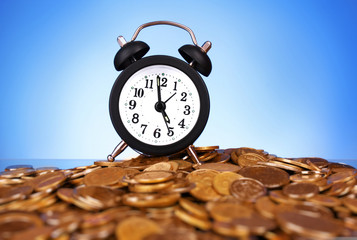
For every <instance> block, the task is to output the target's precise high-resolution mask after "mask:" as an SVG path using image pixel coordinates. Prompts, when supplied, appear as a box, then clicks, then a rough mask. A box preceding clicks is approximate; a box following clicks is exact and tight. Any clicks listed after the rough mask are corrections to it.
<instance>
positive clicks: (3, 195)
mask: <svg viewBox="0 0 357 240" xmlns="http://www.w3.org/2000/svg"><path fill="white" fill-rule="evenodd" d="M32 191H33V188H32V186H14V187H0V204H3V203H7V202H11V201H14V200H18V199H24V198H25V197H26V196H28V195H30V194H31V192H32Z"/></svg>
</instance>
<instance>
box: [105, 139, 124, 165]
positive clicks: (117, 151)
mask: <svg viewBox="0 0 357 240" xmlns="http://www.w3.org/2000/svg"><path fill="white" fill-rule="evenodd" d="M127 146H128V144H126V142H124V141H121V142H120V143H119V144H118V145H117V146H116V147H115V148H114V150H113V152H112V154H109V155H108V157H107V160H108V161H109V162H113V161H114V160H115V158H116V157H117V156H118V155H119V154H120V153H122V152H123V151H124V150H125V148H126V147H127Z"/></svg>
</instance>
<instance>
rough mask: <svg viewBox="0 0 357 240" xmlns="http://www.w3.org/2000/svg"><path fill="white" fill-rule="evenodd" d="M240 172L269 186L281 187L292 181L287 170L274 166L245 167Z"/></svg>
mask: <svg viewBox="0 0 357 240" xmlns="http://www.w3.org/2000/svg"><path fill="white" fill-rule="evenodd" d="M239 174H240V175H242V176H243V177H246V178H253V179H255V180H258V181H259V182H261V183H263V185H264V186H265V187H267V188H277V187H281V186H283V185H286V184H288V183H289V182H290V180H289V174H288V173H287V172H285V171H284V170H282V169H279V168H274V167H259V166H258V167H256V166H254V167H245V168H242V169H241V170H240V171H239Z"/></svg>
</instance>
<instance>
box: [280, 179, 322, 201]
mask: <svg viewBox="0 0 357 240" xmlns="http://www.w3.org/2000/svg"><path fill="white" fill-rule="evenodd" d="M283 193H284V194H285V195H286V196H289V197H291V198H295V199H306V198H311V197H313V196H315V195H316V194H318V193H319V188H318V187H317V186H316V185H315V184H312V183H291V184H289V185H286V186H284V187H283Z"/></svg>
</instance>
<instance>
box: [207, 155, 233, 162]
mask: <svg viewBox="0 0 357 240" xmlns="http://www.w3.org/2000/svg"><path fill="white" fill-rule="evenodd" d="M230 159H231V155H230V154H226V153H218V154H217V156H215V157H214V158H213V159H212V160H210V161H209V162H210V163H226V162H228V161H229V160H230Z"/></svg>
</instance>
